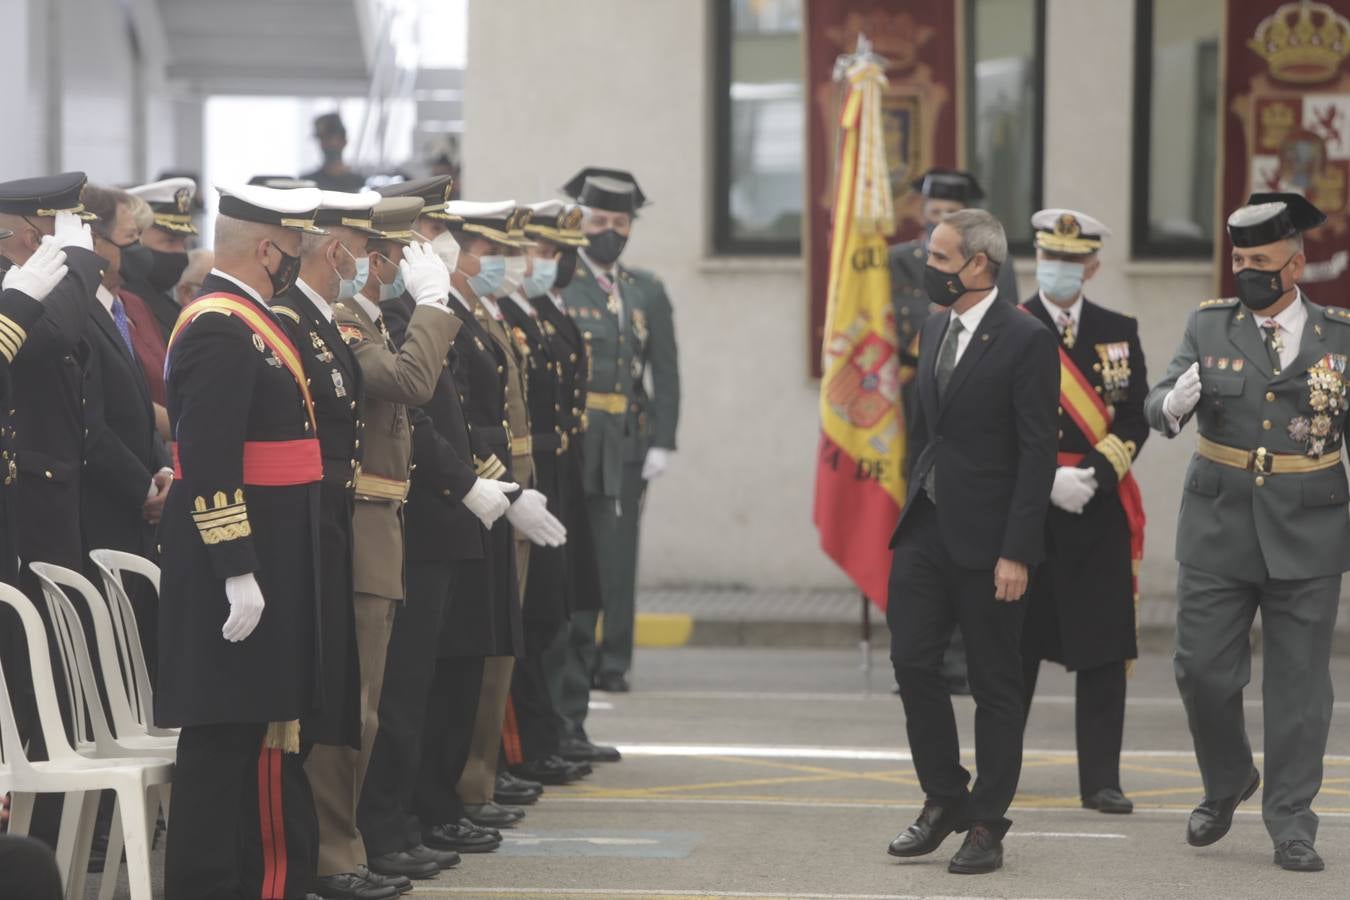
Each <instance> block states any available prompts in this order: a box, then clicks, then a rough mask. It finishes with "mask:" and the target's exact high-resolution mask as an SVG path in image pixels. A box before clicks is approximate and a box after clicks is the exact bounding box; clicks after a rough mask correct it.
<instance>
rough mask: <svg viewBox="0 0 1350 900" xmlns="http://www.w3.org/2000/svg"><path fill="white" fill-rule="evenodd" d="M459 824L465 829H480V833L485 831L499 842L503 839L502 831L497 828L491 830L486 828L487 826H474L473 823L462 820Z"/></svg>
mask: <svg viewBox="0 0 1350 900" xmlns="http://www.w3.org/2000/svg"><path fill="white" fill-rule="evenodd" d="M459 824H460V826H462V827H464V828H476V829H478V830H479V831H485V832H487V833H488V834H490V835H492V836H493V837H495V838H496V839H497V840H499V841H500V840H501V839H502V833H501V832H500V831H498V830H497V829H495V828H489V827H488V826H486V825H475V824H473V823H472V822H470V821H469V820H468V819H460V820H459Z"/></svg>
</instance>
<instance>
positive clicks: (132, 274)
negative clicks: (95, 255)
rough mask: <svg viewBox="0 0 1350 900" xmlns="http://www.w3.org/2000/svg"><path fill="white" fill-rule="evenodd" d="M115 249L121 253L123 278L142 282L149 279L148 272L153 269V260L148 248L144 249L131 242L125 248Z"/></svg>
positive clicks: (138, 244) (137, 243)
mask: <svg viewBox="0 0 1350 900" xmlns="http://www.w3.org/2000/svg"><path fill="white" fill-rule="evenodd" d="M114 246H115V245H114ZM117 249H118V250H120V251H122V266H121V268H122V277H123V278H128V279H131V280H133V281H144V280H146V279H147V278H148V277H149V275H150V270H151V269H152V268H154V258H153V257H151V255H150V248H149V247H144V246H142V245H141V244H140V243H139V242H137V241H133V242H131V243H130V244H127V245H126V246H125V247H118V248H117Z"/></svg>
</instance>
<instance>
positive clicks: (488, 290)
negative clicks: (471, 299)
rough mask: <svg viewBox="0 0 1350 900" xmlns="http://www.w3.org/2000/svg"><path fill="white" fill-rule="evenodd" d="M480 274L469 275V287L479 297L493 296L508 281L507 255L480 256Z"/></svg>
mask: <svg viewBox="0 0 1350 900" xmlns="http://www.w3.org/2000/svg"><path fill="white" fill-rule="evenodd" d="M478 266H479V268H478V274H477V275H470V276H469V287H470V288H472V289H473V292H474V294H475V295H477V296H479V297H491V296H493V295H495V294H496V293H497V291H499V290H501V287H502V285H503V284H505V283H506V257H505V256H480V257H479V258H478Z"/></svg>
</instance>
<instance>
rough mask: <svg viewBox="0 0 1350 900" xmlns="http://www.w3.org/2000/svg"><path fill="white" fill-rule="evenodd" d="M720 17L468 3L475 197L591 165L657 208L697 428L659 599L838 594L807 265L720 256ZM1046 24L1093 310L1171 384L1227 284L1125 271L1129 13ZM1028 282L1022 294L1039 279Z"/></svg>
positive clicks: (1172, 472) (651, 4)
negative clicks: (1099, 266) (712, 243)
mask: <svg viewBox="0 0 1350 900" xmlns="http://www.w3.org/2000/svg"><path fill="white" fill-rule="evenodd" d="M707 7H708V4H706V3H704V2H696V0H643V2H642V4H641V5H640V10H641V12H640V14H637V13H636V12H635V5H634V4H633V3H631V2H629V0H589V2H588V3H586V4H585V6H584V10H585V12H584V15H582V14H579V12H578V9H579V7H578V6H577V5H575V4H560V3H556V2H552V0H512V2H511V3H500V2H496V0H492V2H484V0H476V2H473V3H471V4H470V12H469V66H468V72H467V84H466V101H465V118H466V132H465V178H466V182H465V191H466V193H465V196H466V197H470V198H481V199H492V198H505V197H509V196H510V197H517V198H518V199H521V200H535V199H542V198H543V197H544V196H549V194H548V193H547V192H548V190H549V189H551V188H553V187H555V186H556V185H559V184H561V183H562V182H563V181H564V180H565V179H566V178H567V177H568V176H569V175H570V174H571V173H572V172H573V171H574V170H575V169H577V168H579V167H580V166H581V165H584V164H588V163H589V164H601V165H604V164H609V165H615V166H620V167H626V168H630V169H632V170H633V171H634V172H635V173H636V174H637V176H638V178H639V180H640V181H641V182H642V186H643V188H644V190H646V192H647V193H648V194H649V195H650V196H651V197H652V198H653V200H654V205H653V206H652V207H651V208H650V209H649V210H645V211H644V214H643V216H642V219H641V220H640V222H639V224H638V227H637V229H636V231H635V236H634V238H633V241H632V243H631V249H630V251H629V253H628V255H627V256H626V257H625V259H626V260H627V261H628V262H630V263H631V264H633V265H638V266H645V267H649V268H651V269H653V270H655V271H656V272H658V273H659V274H660V275H661V276H662V277H663V278H664V279H665V281H666V283H667V286H668V288H669V290H670V294H671V297H672V299H673V301H674V304H675V309H676V326H677V329H678V332H679V338H680V350H681V363H682V368H683V377H684V414H683V419H682V422H681V426H680V452H679V454H678V455H677V456H676V457H675V462H674V465H673V466H672V469H671V471H670V473H669V474H668V475H667V476H666V477H665V478H664V479H662V480H661V481H659V482H657V483H656V484H655V485H654V487H653V489H652V493H651V495H650V497H649V502H648V508H647V513H646V517H645V518H644V520H643V521H644V528H645V534H644V540H643V562H642V580H643V582H644V583H646V584H648V585H656V584H675V583H678V584H740V585H748V586H752V587H757V588H773V587H794V588H800V587H825V586H844V585H846V584H847V582H846V581H845V580H844V579H843V578H842V576H841V575H840V574H839V572H838V571H837V570H836V569H835V567H834V566H833V565H832V564H831V563H830V562H829V561H828V560H827V559H826V558H825V557H824V555H823V554H822V553H821V552H820V550H819V548H818V543H817V538H816V534H815V530H814V528H813V526H812V524H811V495H812V486H813V478H814V465H813V451H814V448H815V445H816V437H817V429H818V420H817V412H816V391H817V385H816V383H815V382H813V381H811V380H809V379H808V378H807V376H806V360H805V353H806V320H807V305H806V298H805V293H804V292H805V285H804V275H803V270H802V267H801V264H800V262H799V261H796V260H790V261H789V260H781V261H747V260H725V259H718V260H710V259H708V258H707V247H708V243H709V239H708V234H709V221H710V210H709V203H708V199H709V179H710V177H711V173H710V167H709V153H710V146H711V134H710V126H711V103H710V90H711V88H710V85H709V78H710V73H711V69H712V66H711V60H710V57H709V42H708V35H707V22H706V19H705V14H706V9H707ZM1047 22H1048V28H1049V33H1048V34H1047V40H1046V44H1047V46H1048V47H1049V48H1050V50H1049V53H1050V55H1049V58H1048V61H1047V71H1046V79H1045V81H1046V85H1047V96H1046V104H1045V107H1046V141H1045V147H1046V151H1045V160H1044V166H1045V202H1046V204H1047V205H1052V206H1068V207H1076V208H1080V209H1082V210H1084V211H1087V212H1090V213H1092V214H1093V215H1095V216H1098V217H1099V218H1101V219H1102V220H1103V221H1105V222H1106V223H1108V224H1109V225H1111V226H1112V227H1113V229H1114V231H1115V238H1114V239H1113V240H1112V241H1109V242H1108V244H1107V247H1106V249H1105V250H1104V251H1103V261H1104V265H1103V270H1102V273H1101V274H1100V275H1099V276H1098V278H1097V280H1095V281H1094V282H1093V283H1092V285H1091V289H1090V291H1089V293H1090V295H1091V296H1093V297H1094V298H1095V299H1098V300H1100V301H1101V302H1103V303H1104V304H1106V305H1108V306H1111V307H1114V308H1116V309H1120V310H1123V311H1125V312H1128V313H1130V314H1132V315H1135V316H1137V317H1138V318H1139V321H1140V329H1141V336H1142V340H1143V343H1144V348H1145V351H1146V354H1147V356H1148V360H1149V364H1150V365H1149V374H1150V378H1151V379H1154V380H1156V378H1157V377H1158V376H1159V375H1160V374H1161V373H1162V371H1163V370H1164V369H1165V368H1166V364H1167V361H1168V360H1169V359H1170V357H1171V354H1172V351H1173V350H1174V348H1175V345H1176V342H1177V340H1178V338H1179V337H1180V334H1181V329H1182V326H1183V325H1184V322H1185V318H1186V316H1187V314H1188V313H1189V311H1190V310H1191V309H1192V308H1194V306H1195V305H1196V304H1198V303H1199V302H1200V301H1201V300H1203V299H1205V298H1206V297H1208V296H1209V295H1210V294H1209V292H1210V291H1211V290H1212V278H1211V270H1210V266H1209V264H1208V263H1205V262H1182V263H1148V262H1140V263H1132V262H1130V261H1129V259H1128V247H1129V222H1130V185H1131V173H1130V167H1131V135H1132V102H1133V80H1132V79H1133V72H1132V70H1133V34H1134V12H1133V4H1131V3H1122V2H1119V0H1049V9H1048V14H1047ZM1103 35H1110V36H1112V37H1111V39H1109V40H1107V39H1103V38H1102V36H1103ZM507 47H509V48H510V52H509V53H506V52H501V48H507ZM559 47H564V48H566V52H565V54H564V55H563V56H562V57H559V55H558V50H557V48H559ZM541 61H548V63H547V65H546V66H545V65H542V64H541ZM1084 73H1091V77H1087V76H1085V74H1084ZM602 96H603V97H605V98H606V100H607V101H608V102H607V103H606V104H605V105H601V104H600V98H601V97H602ZM1019 269H1020V270H1021V271H1022V273H1023V279H1022V280H1023V290H1024V292H1025V291H1026V290H1027V289H1028V288H1030V286H1031V285H1030V282H1031V279H1030V278H1029V277H1027V275H1028V273H1029V271H1030V264H1029V263H1027V262H1025V261H1024V262H1022V263H1020V264H1019ZM1190 444H1191V442H1190V439H1189V438H1182V439H1180V440H1177V441H1166V440H1164V439H1162V438H1158V437H1156V436H1155V438H1154V439H1153V440H1151V441H1150V442H1149V443H1148V445H1147V446H1146V447H1145V449H1144V452H1143V456H1142V459H1141V461H1140V463H1139V465H1138V467H1137V473H1138V477H1139V480H1140V482H1141V485H1142V487H1143V491H1144V498H1145V505H1146V507H1147V511H1148V514H1149V531H1148V544H1147V553H1148V556H1147V559H1146V561H1145V566H1144V570H1143V582H1142V587H1143V590H1144V592H1145V593H1146V594H1164V593H1169V592H1170V591H1171V590H1172V587H1173V584H1174V578H1175V564H1174V563H1173V562H1172V542H1173V539H1174V536H1175V517H1176V506H1177V496H1178V494H1179V492H1180V485H1181V480H1182V474H1183V471H1184V467H1185V463H1186V460H1187V458H1188V456H1189V453H1190Z"/></svg>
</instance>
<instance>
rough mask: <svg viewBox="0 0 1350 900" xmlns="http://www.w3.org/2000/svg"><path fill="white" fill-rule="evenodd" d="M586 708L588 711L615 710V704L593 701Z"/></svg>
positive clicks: (605, 701) (606, 701)
mask: <svg viewBox="0 0 1350 900" xmlns="http://www.w3.org/2000/svg"><path fill="white" fill-rule="evenodd" d="M586 708H587V709H590V710H595V709H613V708H614V704H613V703H610V702H609V701H608V700H592V701H590V702H589V703H587V704H586Z"/></svg>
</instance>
